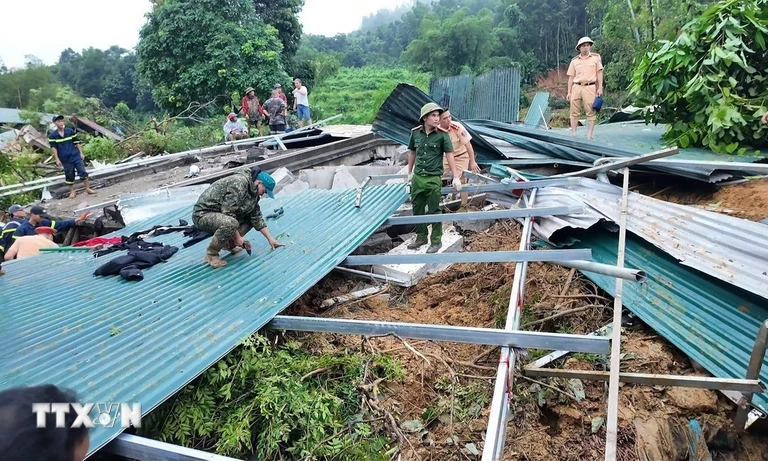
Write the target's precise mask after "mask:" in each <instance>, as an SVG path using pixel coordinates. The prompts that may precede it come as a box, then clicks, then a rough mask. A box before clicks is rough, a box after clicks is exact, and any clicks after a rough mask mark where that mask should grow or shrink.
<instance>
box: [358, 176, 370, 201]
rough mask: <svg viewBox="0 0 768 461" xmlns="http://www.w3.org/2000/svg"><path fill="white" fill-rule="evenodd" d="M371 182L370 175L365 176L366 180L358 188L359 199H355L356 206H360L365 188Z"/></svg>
mask: <svg viewBox="0 0 768 461" xmlns="http://www.w3.org/2000/svg"><path fill="white" fill-rule="evenodd" d="M369 182H371V177H370V176H368V177H367V178H365V181H363V183H362V184H360V187H358V188H357V199H356V200H355V208H360V203H361V202H362V201H363V190H365V186H367V185H368V183H369Z"/></svg>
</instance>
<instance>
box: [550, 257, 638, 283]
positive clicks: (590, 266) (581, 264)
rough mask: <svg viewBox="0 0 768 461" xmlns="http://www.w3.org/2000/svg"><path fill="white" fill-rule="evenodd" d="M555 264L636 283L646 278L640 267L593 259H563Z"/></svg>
mask: <svg viewBox="0 0 768 461" xmlns="http://www.w3.org/2000/svg"><path fill="white" fill-rule="evenodd" d="M557 264H558V265H560V266H563V267H570V268H572V269H576V270H580V271H585V272H592V273H595V274H603V275H609V276H611V277H618V278H622V279H624V280H631V281H633V282H638V283H644V282H645V281H647V280H648V275H647V274H646V273H645V272H644V271H642V270H640V269H626V268H623V267H616V266H611V265H609V264H602V263H598V262H594V261H564V262H558V263H557Z"/></svg>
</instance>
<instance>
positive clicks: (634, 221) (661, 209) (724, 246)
mask: <svg viewBox="0 0 768 461" xmlns="http://www.w3.org/2000/svg"><path fill="white" fill-rule="evenodd" d="M566 189H568V190H569V191H570V192H571V193H573V194H575V196H576V197H579V198H581V199H582V200H583V201H584V203H585V204H586V205H588V206H589V207H591V208H593V209H595V210H597V211H598V212H599V213H601V214H603V215H605V217H607V218H608V219H610V220H612V221H613V222H619V217H620V201H621V188H620V187H617V186H614V185H612V184H606V183H602V182H599V181H595V180H592V179H587V178H582V180H581V185H579V186H566ZM536 200H537V201H538V200H539V197H538V196H537V197H536ZM542 206H543V205H542ZM627 212H628V215H627V230H628V231H629V232H632V233H633V234H635V235H637V236H639V237H642V238H643V239H645V240H646V241H648V242H650V243H652V244H653V245H655V246H656V247H657V248H660V249H661V250H663V251H664V252H666V253H668V254H670V255H672V256H674V257H675V258H676V259H678V260H679V261H680V262H681V263H682V264H683V265H686V266H690V267H693V268H694V269H698V270H700V271H701V272H704V273H705V274H709V275H711V276H713V277H715V278H718V279H720V280H723V281H725V282H727V283H730V284H732V285H736V286H737V287H740V288H743V289H745V290H747V291H749V292H750V293H754V294H757V295H760V296H762V297H764V298H768V235H767V234H768V226H766V225H765V224H760V223H756V222H753V221H748V220H746V219H740V218H735V217H732V216H727V215H723V214H720V213H714V212H711V211H706V210H701V209H699V208H694V207H691V206H686V205H678V204H675V203H669V202H665V201H662V200H656V199H654V198H652V197H647V196H645V195H642V194H638V193H636V192H630V193H629V196H628V210H627ZM545 220H547V221H549V218H548V217H547V218H545ZM564 223H568V225H571V223H573V224H575V225H576V226H579V227H581V226H582V220H581V219H580V217H575V219H573V220H571V218H570V217H568V216H563V217H561V218H559V222H558V223H557V225H561V224H564ZM550 225H551V224H550Z"/></svg>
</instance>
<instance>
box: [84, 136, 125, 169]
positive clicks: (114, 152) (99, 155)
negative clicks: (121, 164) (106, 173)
mask: <svg viewBox="0 0 768 461" xmlns="http://www.w3.org/2000/svg"><path fill="white" fill-rule="evenodd" d="M83 154H85V156H86V158H87V160H97V161H99V162H104V163H112V162H114V161H116V160H120V159H122V158H124V157H126V152H125V149H124V148H122V147H120V146H118V145H117V144H115V141H113V140H111V139H109V138H105V137H102V136H93V137H91V138H90V139H88V141H87V142H86V143H85V144H83Z"/></svg>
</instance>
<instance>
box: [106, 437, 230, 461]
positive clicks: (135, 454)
mask: <svg viewBox="0 0 768 461" xmlns="http://www.w3.org/2000/svg"><path fill="white" fill-rule="evenodd" d="M102 450H104V451H105V452H107V453H112V454H114V455H117V456H122V457H125V458H130V459H136V460H139V461H154V460H158V459H162V460H165V461H239V460H237V459H236V458H230V457H227V456H221V455H216V454H213V453H208V452H207V451H200V450H195V449H192V448H186V447H181V446H179V445H173V444H170V443H165V442H158V441H157V440H152V439H147V438H144V437H139V436H136V435H132V434H120V435H119V436H118V437H117V438H116V439H115V440H113V441H112V442H110V443H109V444H107V445H106V446H105V447H104V448H102Z"/></svg>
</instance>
